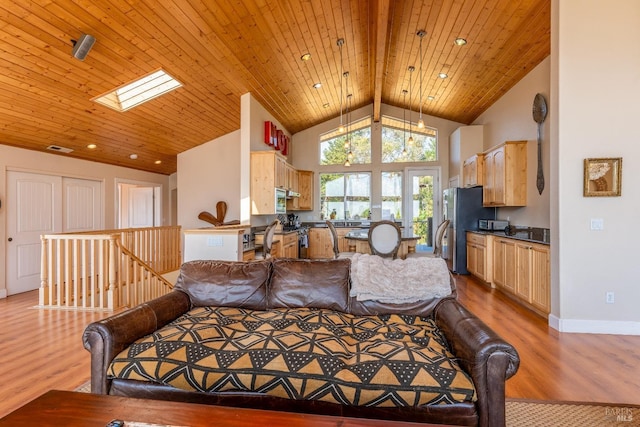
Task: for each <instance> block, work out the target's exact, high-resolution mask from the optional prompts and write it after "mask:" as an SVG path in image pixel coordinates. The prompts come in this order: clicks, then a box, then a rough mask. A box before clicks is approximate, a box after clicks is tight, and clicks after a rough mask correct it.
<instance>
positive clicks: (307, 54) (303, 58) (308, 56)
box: [300, 53, 311, 61]
mask: <svg viewBox="0 0 640 427" xmlns="http://www.w3.org/2000/svg"><path fill="white" fill-rule="evenodd" d="M300 59H302V60H303V61H308V60H310V59H311V54H310V53H305V54H304V55H302V56H301V57H300Z"/></svg>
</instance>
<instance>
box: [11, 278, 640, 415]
mask: <svg viewBox="0 0 640 427" xmlns="http://www.w3.org/2000/svg"><path fill="white" fill-rule="evenodd" d="M456 280H457V282H458V292H459V299H460V301H461V302H462V303H463V304H464V305H465V306H467V307H468V308H469V309H470V310H471V311H472V312H474V313H476V314H477V315H478V316H479V317H480V318H481V319H482V320H483V321H484V322H485V323H487V324H488V325H489V326H491V327H492V328H493V329H494V330H495V331H496V332H498V333H499V334H500V335H501V336H502V337H503V338H505V339H506V340H507V341H509V342H510V343H512V344H513V345H514V346H515V347H516V349H517V350H518V352H519V354H520V359H521V364H520V369H519V371H518V373H516V375H515V376H514V377H513V378H511V379H510V380H508V381H507V391H506V393H507V397H512V398H529V399H543V400H568V401H590V402H607V403H619V404H640V381H638V378H640V337H639V336H623V335H591V334H563V333H558V332H557V331H555V330H554V329H551V328H549V327H548V326H547V322H546V320H544V319H542V318H541V317H539V316H537V315H536V314H533V313H532V312H530V311H528V310H526V309H523V308H522V307H521V306H520V305H518V304H517V303H515V302H513V301H511V300H510V299H509V298H507V297H505V296H504V295H502V294H501V293H500V292H498V291H495V290H491V289H488V288H487V287H485V286H483V285H481V284H479V283H478V282H476V281H475V279H473V278H471V277H470V276H457V277H456ZM37 300H38V295H37V291H33V292H27V293H24V294H20V295H15V296H11V297H9V298H6V299H0V372H1V374H0V417H2V416H4V415H6V414H7V413H9V412H11V411H13V410H14V409H16V408H18V407H20V406H22V405H23V404H25V403H27V402H28V401H30V400H32V399H34V398H35V397H37V396H39V395H41V394H42V393H44V392H45V391H47V390H50V389H58V390H73V389H75V388H76V387H78V386H79V385H81V384H83V383H84V382H86V381H87V380H89V377H90V371H89V353H88V352H87V351H86V350H85V349H84V348H83V346H82V332H83V330H84V328H85V326H86V325H87V324H88V323H90V322H92V321H95V320H98V319H100V318H103V317H106V316H108V315H109V314H108V313H91V312H82V311H56V310H42V309H35V308H32V307H33V306H34V305H35V304H37Z"/></svg>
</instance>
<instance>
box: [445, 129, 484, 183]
mask: <svg viewBox="0 0 640 427" xmlns="http://www.w3.org/2000/svg"><path fill="white" fill-rule="evenodd" d="M483 151H484V126H482V125H472V126H461V127H459V128H458V129H456V130H455V131H453V133H452V134H451V135H450V136H449V176H450V177H451V178H455V177H458V182H460V181H462V180H463V179H462V177H463V175H464V164H463V162H464V160H466V159H468V158H469V157H471V156H473V155H474V154H477V153H481V152H483Z"/></svg>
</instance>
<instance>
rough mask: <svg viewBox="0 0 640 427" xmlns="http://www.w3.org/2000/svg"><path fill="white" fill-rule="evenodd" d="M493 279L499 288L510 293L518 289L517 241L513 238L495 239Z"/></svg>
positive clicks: (493, 247)
mask: <svg viewBox="0 0 640 427" xmlns="http://www.w3.org/2000/svg"><path fill="white" fill-rule="evenodd" d="M492 250H493V266H492V274H493V281H492V283H493V284H495V285H496V286H497V287H498V288H500V289H502V290H503V291H506V292H507V293H510V294H515V291H516V242H515V240H513V239H507V238H504V239H503V238H499V237H498V238H494V239H493V245H492Z"/></svg>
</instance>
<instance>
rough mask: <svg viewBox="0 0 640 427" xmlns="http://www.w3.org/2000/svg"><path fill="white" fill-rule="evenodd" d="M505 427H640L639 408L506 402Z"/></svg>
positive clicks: (547, 402)
mask: <svg viewBox="0 0 640 427" xmlns="http://www.w3.org/2000/svg"><path fill="white" fill-rule="evenodd" d="M506 418H507V427H543V426H544V427H554V426H562V427H608V426H640V406H638V405H624V404H619V405H618V404H602V403H582V402H557V401H541V400H519V399H507V403H506Z"/></svg>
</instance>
